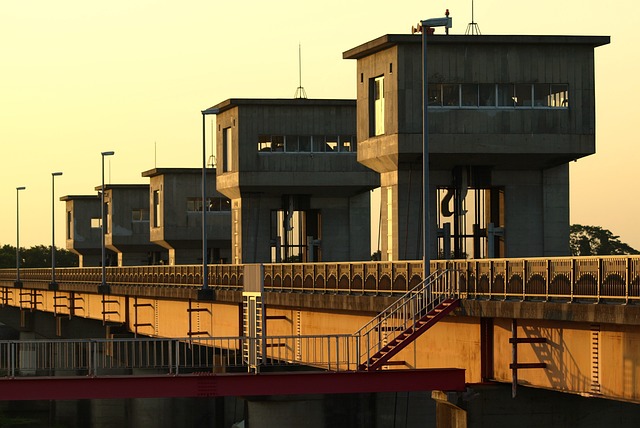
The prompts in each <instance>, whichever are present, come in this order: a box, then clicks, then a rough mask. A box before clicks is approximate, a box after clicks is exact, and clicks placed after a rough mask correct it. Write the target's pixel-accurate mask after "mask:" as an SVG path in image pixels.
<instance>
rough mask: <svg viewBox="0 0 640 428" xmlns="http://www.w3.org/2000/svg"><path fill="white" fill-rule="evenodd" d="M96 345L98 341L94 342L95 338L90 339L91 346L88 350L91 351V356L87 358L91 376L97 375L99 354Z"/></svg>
mask: <svg viewBox="0 0 640 428" xmlns="http://www.w3.org/2000/svg"><path fill="white" fill-rule="evenodd" d="M95 346H96V342H94V341H93V340H89V346H88V347H87V350H88V352H89V356H88V358H87V364H88V366H89V367H88V372H89V373H88V375H89V376H95V375H96V374H97V370H96V369H97V367H98V356H97V355H96V354H97V350H96V349H95Z"/></svg>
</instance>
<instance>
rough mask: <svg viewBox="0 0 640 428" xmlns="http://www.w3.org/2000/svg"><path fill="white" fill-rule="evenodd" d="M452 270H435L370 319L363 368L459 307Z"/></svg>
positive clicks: (363, 339) (363, 332)
mask: <svg viewBox="0 0 640 428" xmlns="http://www.w3.org/2000/svg"><path fill="white" fill-rule="evenodd" d="M453 275H455V272H453V271H440V272H435V273H433V274H432V275H431V276H429V277H428V278H427V279H425V280H424V281H423V282H421V283H420V284H418V285H417V286H416V287H415V288H413V289H412V290H410V291H409V292H407V293H406V294H405V295H403V296H402V297H401V298H399V299H398V300H397V301H396V302H394V303H393V304H392V305H391V306H389V307H388V308H387V309H385V310H384V311H382V312H381V313H380V314H378V315H377V316H376V317H375V318H373V319H372V320H371V321H369V322H368V323H367V324H366V325H365V326H364V327H362V328H361V329H360V330H358V331H357V332H356V333H355V335H356V336H359V337H360V341H359V343H360V345H359V346H360V350H359V355H360V361H363V362H362V363H361V364H360V366H359V369H360V370H377V369H379V368H381V367H382V366H384V365H386V364H389V360H390V359H391V358H392V357H393V356H395V355H396V354H398V352H400V351H401V350H402V349H404V348H405V347H406V346H407V345H409V344H410V343H412V342H413V341H414V340H416V339H417V338H418V337H419V336H420V335H421V334H422V333H424V332H425V331H427V330H428V329H429V328H431V327H432V326H433V325H435V324H436V323H437V322H438V321H439V320H440V319H442V318H443V317H444V316H446V315H447V314H448V313H449V312H451V311H452V310H453V309H455V308H456V307H458V305H459V303H460V301H459V298H458V290H457V287H456V284H457V281H455V280H453Z"/></svg>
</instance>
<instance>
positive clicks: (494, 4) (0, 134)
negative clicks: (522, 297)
mask: <svg viewBox="0 0 640 428" xmlns="http://www.w3.org/2000/svg"><path fill="white" fill-rule="evenodd" d="M604 3H605V2H601V1H598V2H597V1H592V0H581V1H575V0H564V1H557V0H556V1H551V0H538V1H535V2H533V1H532V2H521V1H517V2H506V1H498V0H476V2H475V21H476V22H477V23H478V24H479V27H480V30H481V31H482V33H483V34H531V35H547V34H550V35H610V36H611V44H610V45H607V46H603V47H600V48H598V49H596V106H597V107H596V108H597V110H596V114H597V139H596V144H597V154H596V155H593V156H591V157H589V158H585V159H583V160H579V161H578V162H577V163H572V165H571V180H572V183H571V222H572V223H582V224H591V225H600V226H603V227H605V228H608V229H610V230H611V231H612V232H614V233H615V234H618V235H620V236H621V239H622V241H624V242H627V243H629V244H630V245H632V246H633V247H635V248H638V249H640V228H639V227H638V226H637V222H638V217H639V213H640V198H638V197H637V196H636V195H637V194H636V191H637V187H636V186H637V185H638V183H639V182H640V179H639V178H638V170H639V169H640V167H639V165H638V160H640V141H639V138H638V133H637V128H638V123H639V122H640V116H639V114H638V110H637V109H638V107H637V106H636V101H635V100H638V99H640V78H639V77H638V76H640V58H639V56H640V55H639V52H640V30H638V28H637V18H638V16H640V6H639V2H637V1H631V0H625V1H618V2H614V3H613V4H612V5H605V4H604ZM446 8H448V9H449V10H450V11H451V16H452V17H453V23H454V27H453V29H452V31H451V33H452V34H464V32H465V30H466V27H467V24H468V23H469V22H470V21H471V1H470V0H464V1H463V0H451V1H440V0H437V1H431V2H425V1H396V2H391V1H388V0H387V1H380V0H371V1H361V0H356V1H344V0H342V1H336V0H324V1H322V2H299V1H292V0H272V1H264V0H260V1H257V0H246V1H242V2H219V1H211V0H209V1H201V0H189V1H186V2H184V1H182V2H178V1H163V0H156V1H151V0H127V1H125V0H116V1H111V2H96V1H87V0H60V1H56V2H53V1H50V0H30V1H19V0H5V1H3V2H2V3H0V39H1V40H2V44H1V46H0V55H1V59H2V62H1V64H2V66H1V68H0V70H1V71H0V77H1V78H0V96H1V102H0V200H1V201H2V209H1V210H0V245H3V244H11V245H15V242H16V187H17V186H26V187H27V189H26V190H25V191H22V192H20V226H21V227H20V244H21V245H22V246H32V245H37V244H44V245H49V244H50V243H51V172H54V171H62V172H64V175H63V176H62V177H57V178H56V208H55V209H56V245H58V246H64V203H63V202H59V201H58V199H59V197H60V196H63V195H70V194H75V195H78V194H95V190H94V187H95V186H97V185H99V184H100V159H101V156H100V152H101V151H106V150H113V151H115V152H116V154H115V156H113V157H112V158H110V162H109V163H108V164H107V168H108V173H107V178H108V177H109V175H110V177H111V182H112V183H145V182H148V181H147V179H143V178H142V177H141V176H140V173H141V172H142V171H144V170H147V169H150V168H153V167H154V166H158V167H199V166H200V165H201V141H202V139H201V116H200V110H202V109H204V108H206V107H209V106H211V105H214V104H216V103H218V102H220V101H222V100H225V99H227V98H231V97H251V98H259V97H265V98H270V97H273V98H291V97H293V95H294V93H295V90H296V88H297V87H298V44H299V43H301V44H302V69H303V77H302V84H303V86H304V88H305V90H306V92H307V95H308V96H309V97H310V98H354V97H355V90H356V86H355V81H356V72H355V67H356V63H355V61H348V60H343V59H342V52H343V51H345V50H348V49H350V48H352V47H354V46H357V45H359V44H361V43H364V42H366V41H369V40H371V39H373V38H376V37H378V36H381V35H383V34H388V33H409V32H410V29H411V26H412V25H415V24H416V23H417V22H418V21H419V20H420V19H425V18H431V17H437V16H442V15H443V14H444V10H445V9H446ZM154 147H156V150H155V154H154ZM109 170H110V173H109Z"/></svg>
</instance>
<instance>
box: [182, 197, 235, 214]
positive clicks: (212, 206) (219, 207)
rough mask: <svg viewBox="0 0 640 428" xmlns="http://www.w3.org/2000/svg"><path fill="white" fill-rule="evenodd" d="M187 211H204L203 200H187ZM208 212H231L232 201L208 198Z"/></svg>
mask: <svg viewBox="0 0 640 428" xmlns="http://www.w3.org/2000/svg"><path fill="white" fill-rule="evenodd" d="M187 211H202V198H187ZM207 211H231V201H230V200H229V199H227V198H220V197H213V198H207Z"/></svg>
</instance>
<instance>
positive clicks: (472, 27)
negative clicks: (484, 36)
mask: <svg viewBox="0 0 640 428" xmlns="http://www.w3.org/2000/svg"><path fill="white" fill-rule="evenodd" d="M464 34H467V35H471V36H479V35H480V27H478V23H477V22H475V21H474V20H473V0H471V22H470V23H469V24H468V25H467V31H465V32H464Z"/></svg>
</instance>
